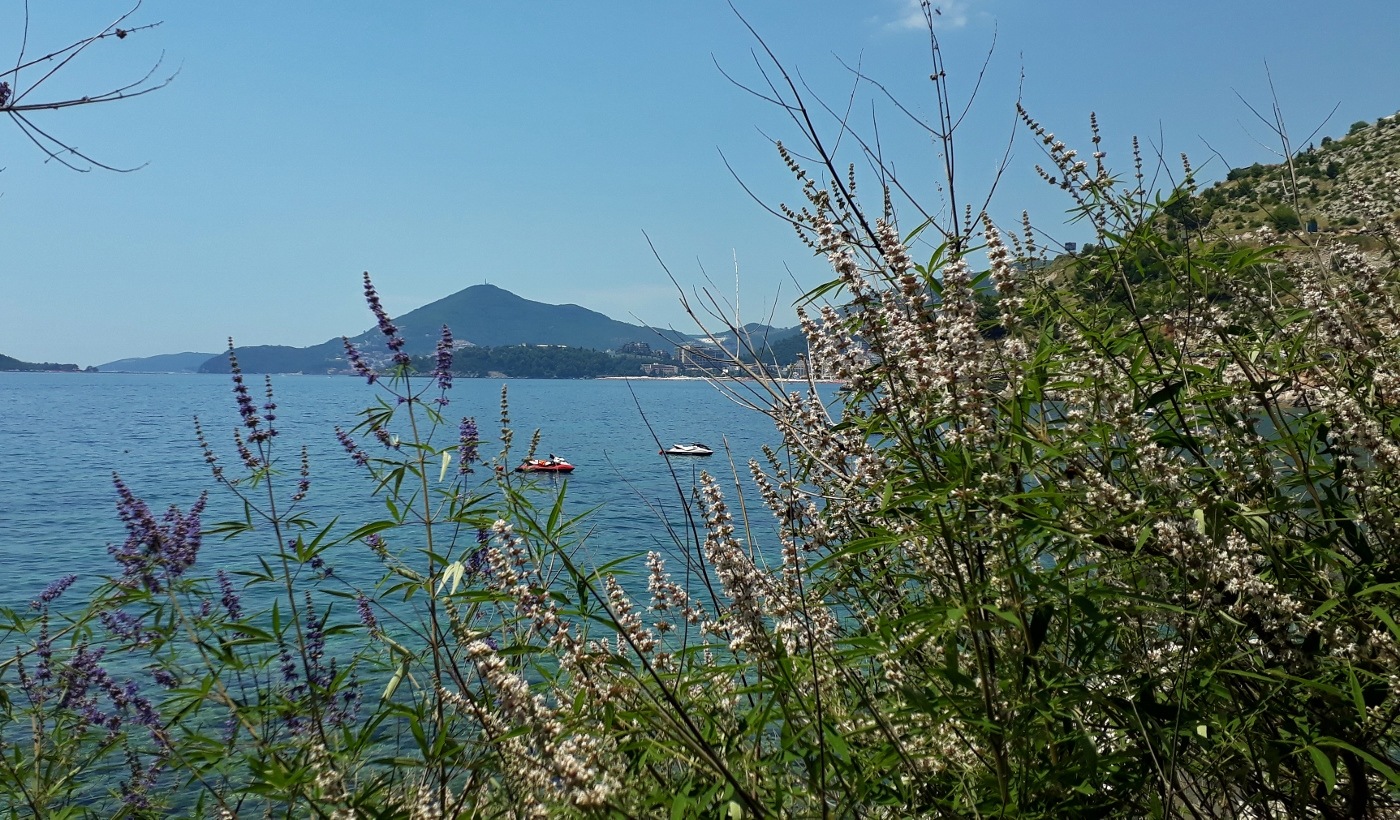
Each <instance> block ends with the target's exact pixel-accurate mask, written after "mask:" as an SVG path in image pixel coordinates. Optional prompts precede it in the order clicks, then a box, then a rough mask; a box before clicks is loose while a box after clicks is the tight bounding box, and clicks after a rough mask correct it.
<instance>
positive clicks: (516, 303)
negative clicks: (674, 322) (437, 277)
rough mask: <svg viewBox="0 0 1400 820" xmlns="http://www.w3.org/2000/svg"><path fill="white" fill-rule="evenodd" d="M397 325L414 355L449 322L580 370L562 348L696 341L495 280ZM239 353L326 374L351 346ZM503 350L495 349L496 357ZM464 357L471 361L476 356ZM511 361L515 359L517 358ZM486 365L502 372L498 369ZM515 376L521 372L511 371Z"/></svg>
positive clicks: (360, 344) (461, 335)
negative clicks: (543, 351) (546, 353)
mask: <svg viewBox="0 0 1400 820" xmlns="http://www.w3.org/2000/svg"><path fill="white" fill-rule="evenodd" d="M394 324H395V325H396V326H397V327H398V329H399V333H400V335H402V336H403V338H404V341H405V343H406V344H405V349H406V350H407V352H408V353H409V354H410V355H413V356H422V355H428V354H431V353H432V352H433V350H434V349H435V347H436V345H437V342H438V339H439V338H440V336H441V334H442V326H443V325H447V326H448V327H450V328H451V329H452V334H453V338H454V340H455V341H456V342H457V344H458V345H459V346H460V345H466V346H468V347H479V348H487V349H492V350H498V351H499V350H500V349H502V348H508V347H515V346H520V345H529V346H533V347H546V348H557V349H560V350H561V352H559V353H557V354H554V355H555V356H556V358H561V362H560V363H559V364H560V366H561V367H562V368H564V370H569V369H570V368H572V367H573V366H574V364H576V361H575V360H576V359H577V357H576V355H575V354H574V353H565V352H562V350H563V349H572V350H575V351H578V350H592V351H620V350H623V349H624V348H627V349H629V350H631V349H634V348H638V347H642V348H649V349H651V350H652V351H655V352H656V353H657V354H658V356H660V357H669V356H670V355H672V354H673V352H674V350H675V347H676V346H677V345H679V344H685V343H687V342H690V341H691V340H692V337H691V336H688V335H686V334H683V333H678V332H676V331H672V330H662V329H657V328H650V327H645V326H643V325H633V324H628V323H627V322H619V321H617V320H615V319H610V318H608V317H607V316H604V315H603V314H601V313H598V312H596V311H593V310H589V309H588V308H584V307H580V306H578V305H550V304H545V303H543V302H535V301H531V300H529V299H525V298H522V297H520V296H517V295H515V294H513V293H511V292H510V291H507V290H504V289H502V288H498V287H496V286H494V285H473V286H471V287H469V288H466V289H465V290H461V291H458V292H457V293H454V294H452V295H451V296H447V297H445V298H443V299H439V300H437V301H436V302H432V303H430V304H427V305H424V306H423V307H420V308H417V309H415V310H411V311H409V312H408V313H405V314H403V315H402V316H396V317H394ZM746 332H747V333H748V334H749V336H750V338H751V339H754V340H755V344H761V341H762V340H764V339H767V338H769V337H770V336H772V337H773V338H776V337H777V336H778V335H780V334H786V333H790V332H791V331H787V330H779V329H775V328H771V327H768V326H767V325H750V326H748V327H747V328H746ZM351 341H352V342H353V343H354V344H355V345H356V347H357V348H359V349H360V351H361V352H362V353H363V354H364V355H365V357H366V358H367V359H368V360H369V361H370V362H371V363H374V364H376V366H378V365H382V364H383V363H384V361H385V360H386V359H387V351H386V350H385V346H384V337H383V335H382V334H380V332H379V330H378V328H370V329H369V330H366V331H364V332H362V333H360V334H358V335H356V336H352V337H351ZM720 341H726V340H724V339H721V340H720ZM727 342H728V344H727V345H726V346H731V347H732V342H733V340H732V339H727ZM236 353H237V355H238V364H239V366H240V367H241V368H242V369H243V370H244V372H248V373H325V372H328V371H346V370H348V369H349V364H348V363H347V362H346V360H345V348H344V344H343V342H342V341H341V340H340V339H339V338H336V339H330V340H327V341H326V342H323V343H321V344H319V345H314V346H312V347H304V348H298V347H286V346H280V345H261V346H254V347H240V348H238V349H237V350H236ZM501 355H502V354H500V353H496V354H495V356H496V357H500V356H501ZM459 358H460V359H461V360H463V361H465V360H466V359H467V358H468V357H466V356H465V355H464V356H462V357H459ZM563 359H567V360H568V362H564V361H562V360H563ZM506 360H507V361H515V359H514V358H512V357H507V359H506ZM637 366H638V367H640V365H637ZM538 367H541V365H538V364H532V365H531V366H530V369H531V372H538V371H537V368H538ZM199 369H200V372H205V373H224V372H228V362H227V360H226V358H225V357H224V356H223V355H219V356H215V357H212V358H209V359H208V360H206V361H205V362H204V363H203V364H201V365H200V367H199ZM483 369H484V370H485V371H486V372H497V368H483ZM507 375H520V374H518V373H509V372H508V373H507Z"/></svg>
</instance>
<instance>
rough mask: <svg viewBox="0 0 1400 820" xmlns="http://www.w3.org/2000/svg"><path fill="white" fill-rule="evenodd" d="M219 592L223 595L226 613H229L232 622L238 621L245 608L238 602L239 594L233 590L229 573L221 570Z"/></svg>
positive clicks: (219, 573)
mask: <svg viewBox="0 0 1400 820" xmlns="http://www.w3.org/2000/svg"><path fill="white" fill-rule="evenodd" d="M218 576H219V590H220V591H221V592H222V593H223V598H222V599H221V601H222V603H223V605H224V611H225V612H227V613H228V618H229V620H230V621H236V620H238V618H239V616H240V615H242V614H243V606H242V604H241V603H240V602H239V600H238V592H237V591H236V590H235V589H234V588H233V581H232V580H230V579H229V577H228V573H226V572H224V571H223V570H219V572H218Z"/></svg>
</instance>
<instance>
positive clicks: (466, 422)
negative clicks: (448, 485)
mask: <svg viewBox="0 0 1400 820" xmlns="http://www.w3.org/2000/svg"><path fill="white" fill-rule="evenodd" d="M457 442H458V444H457V462H458V466H457V470H458V472H460V473H461V474H462V475H466V474H467V473H470V472H471V471H472V462H474V461H476V459H477V448H478V446H480V444H481V434H480V433H479V432H477V429H476V419H474V418H464V419H462V426H461V427H460V428H458V431H457Z"/></svg>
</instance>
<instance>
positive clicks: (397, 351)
mask: <svg viewBox="0 0 1400 820" xmlns="http://www.w3.org/2000/svg"><path fill="white" fill-rule="evenodd" d="M365 302H367V303H368V304H369V310H370V312H371V313H373V314H374V318H375V321H377V322H378V323H379V332H380V333H383V334H384V337H385V338H386V339H388V340H389V342H388V344H389V350H391V351H392V352H393V354H394V364H396V365H408V364H409V363H410V360H409V358H408V354H407V353H404V352H403V337H401V336H399V329H398V327H396V326H395V325H394V323H393V322H392V321H390V319H389V314H388V312H386V311H385V310H384V306H383V305H382V304H380V302H379V293H378V292H377V291H375V289H374V283H373V282H371V281H370V280H369V271H365Z"/></svg>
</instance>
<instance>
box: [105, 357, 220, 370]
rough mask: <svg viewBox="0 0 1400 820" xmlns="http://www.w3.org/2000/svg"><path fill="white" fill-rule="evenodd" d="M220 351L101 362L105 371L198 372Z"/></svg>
mask: <svg viewBox="0 0 1400 820" xmlns="http://www.w3.org/2000/svg"><path fill="white" fill-rule="evenodd" d="M218 355H221V354H218V353H164V354H161V355H159V356H147V357H145V358H138V359H118V360H116V361H115V362H108V363H106V364H100V365H98V366H97V369H98V370H100V371H101V372H103V373H198V372H199V368H200V367H201V366H202V365H203V364H204V363H205V362H207V361H209V360H210V359H212V358H214V357H215V356H218Z"/></svg>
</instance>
